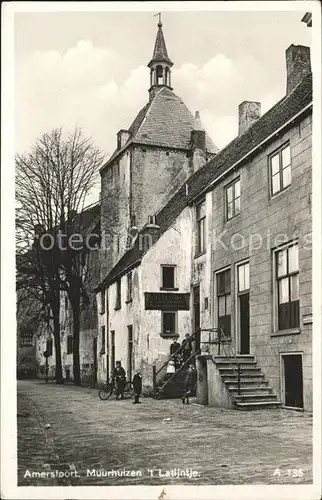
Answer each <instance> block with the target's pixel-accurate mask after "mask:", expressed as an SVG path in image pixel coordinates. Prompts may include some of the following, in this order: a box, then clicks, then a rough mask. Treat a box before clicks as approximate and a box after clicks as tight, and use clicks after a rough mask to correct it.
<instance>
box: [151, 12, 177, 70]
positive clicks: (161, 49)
mask: <svg viewBox="0 0 322 500" xmlns="http://www.w3.org/2000/svg"><path fill="white" fill-rule="evenodd" d="M158 62H166V63H168V64H169V66H173V62H172V61H171V59H170V58H169V56H168V51H167V46H166V44H165V40H164V36H163V31H162V23H161V21H159V22H158V32H157V37H156V39H155V44H154V51H153V56H152V59H151V61H150V62H149V64H148V67H149V68H150V67H151V66H152V65H153V64H155V63H158Z"/></svg>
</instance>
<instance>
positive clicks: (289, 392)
mask: <svg viewBox="0 0 322 500" xmlns="http://www.w3.org/2000/svg"><path fill="white" fill-rule="evenodd" d="M282 358H283V372H284V377H283V378H284V380H283V385H284V403H285V406H289V407H292V408H303V366H302V354H283V355H282Z"/></svg>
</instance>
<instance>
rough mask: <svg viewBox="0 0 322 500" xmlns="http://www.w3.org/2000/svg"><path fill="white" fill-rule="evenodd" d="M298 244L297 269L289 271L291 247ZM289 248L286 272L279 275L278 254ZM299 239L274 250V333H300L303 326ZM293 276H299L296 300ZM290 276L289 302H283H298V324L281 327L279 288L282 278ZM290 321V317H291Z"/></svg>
mask: <svg viewBox="0 0 322 500" xmlns="http://www.w3.org/2000/svg"><path fill="white" fill-rule="evenodd" d="M293 246H297V257H298V259H297V271H291V272H290V273H288V271H289V253H288V251H289V248H291V247H293ZM285 250H287V258H286V274H283V275H281V276H278V254H279V253H280V252H283V251H285ZM299 250H300V247H299V241H298V240H294V241H291V242H288V243H285V244H284V245H281V246H279V247H277V248H275V249H274V250H273V259H272V261H273V273H272V277H273V295H274V297H273V299H274V300H273V335H287V334H288V333H300V327H301V317H300V310H301V306H300V263H299ZM292 276H297V280H298V282H297V288H298V298H297V300H296V301H291V300H290V298H291V289H290V287H291V285H290V283H291V277H292ZM285 278H288V298H289V300H288V302H282V303H281V304H290V303H292V302H297V306H295V307H297V311H296V316H297V318H296V319H297V320H298V321H297V325H294V326H290V324H289V325H288V327H287V328H281V325H280V312H279V307H280V302H279V301H280V290H279V282H280V281H281V280H282V279H285ZM289 322H290V319H289Z"/></svg>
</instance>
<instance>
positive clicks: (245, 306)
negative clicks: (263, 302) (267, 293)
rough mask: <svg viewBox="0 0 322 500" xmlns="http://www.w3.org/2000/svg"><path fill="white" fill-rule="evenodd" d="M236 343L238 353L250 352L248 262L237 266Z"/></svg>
mask: <svg viewBox="0 0 322 500" xmlns="http://www.w3.org/2000/svg"><path fill="white" fill-rule="evenodd" d="M237 314H238V327H237V329H238V334H239V339H238V344H239V353H240V354H250V332H249V262H244V263H243V264H240V265H238V266H237Z"/></svg>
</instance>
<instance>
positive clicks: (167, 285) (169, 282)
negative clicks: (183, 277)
mask: <svg viewBox="0 0 322 500" xmlns="http://www.w3.org/2000/svg"><path fill="white" fill-rule="evenodd" d="M161 272H162V286H161V288H163V289H166V290H173V289H174V287H175V276H174V274H175V266H161Z"/></svg>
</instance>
